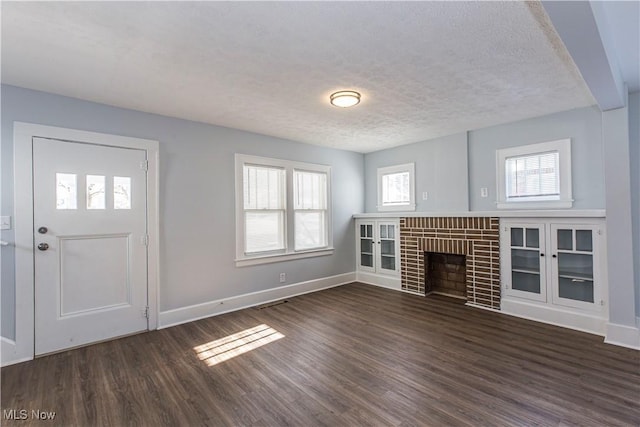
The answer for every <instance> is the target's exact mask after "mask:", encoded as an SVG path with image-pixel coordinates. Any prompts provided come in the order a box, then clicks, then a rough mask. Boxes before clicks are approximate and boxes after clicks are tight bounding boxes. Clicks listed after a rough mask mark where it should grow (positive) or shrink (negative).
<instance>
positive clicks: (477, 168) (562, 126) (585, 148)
mask: <svg viewBox="0 0 640 427" xmlns="http://www.w3.org/2000/svg"><path fill="white" fill-rule="evenodd" d="M563 138H571V170H572V184H573V199H574V200H575V201H574V204H573V209H604V207H605V193H604V166H603V163H602V116H601V112H600V110H599V109H598V108H597V107H595V106H594V107H588V108H580V109H576V110H570V111H563V112H561V113H556V114H551V115H547V116H541V117H536V118H533V119H528V120H522V121H518V122H513V123H507V124H504V125H499V126H493V127H489V128H485V129H480V130H475V131H472V132H469V205H470V209H471V210H472V211H495V210H496V199H497V195H496V191H497V186H496V150H497V149H499V148H506V147H515V146H519V145H526V144H534V143H537V142H545V141H553V140H557V139H563ZM482 187H487V188H488V189H489V197H487V198H482V197H480V188H482Z"/></svg>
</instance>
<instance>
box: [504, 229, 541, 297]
mask: <svg viewBox="0 0 640 427" xmlns="http://www.w3.org/2000/svg"><path fill="white" fill-rule="evenodd" d="M508 238H509V246H510V259H509V260H510V263H511V269H510V270H511V271H510V274H511V285H510V290H509V291H510V293H511V294H513V295H517V296H520V297H524V298H529V299H534V300H538V301H545V300H546V291H545V263H544V249H543V248H544V228H543V227H542V226H538V225H514V226H512V227H510V229H509V236H508Z"/></svg>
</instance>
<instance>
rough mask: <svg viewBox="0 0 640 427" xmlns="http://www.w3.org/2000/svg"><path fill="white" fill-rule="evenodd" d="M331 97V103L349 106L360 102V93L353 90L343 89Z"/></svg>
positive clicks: (337, 105) (338, 105)
mask: <svg viewBox="0 0 640 427" xmlns="http://www.w3.org/2000/svg"><path fill="white" fill-rule="evenodd" d="M329 99H330V100H331V105H335V106H336V107H342V108H347V107H353V106H354V105H358V104H359V103H360V94H359V93H358V92H356V91H353V90H341V91H340V92H335V93H332V94H331V96H330V97H329Z"/></svg>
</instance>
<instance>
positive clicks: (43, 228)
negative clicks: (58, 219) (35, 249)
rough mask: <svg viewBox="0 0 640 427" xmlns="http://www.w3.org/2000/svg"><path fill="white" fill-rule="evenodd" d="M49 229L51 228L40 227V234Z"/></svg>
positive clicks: (45, 232)
mask: <svg viewBox="0 0 640 427" xmlns="http://www.w3.org/2000/svg"><path fill="white" fill-rule="evenodd" d="M47 231H49V229H48V228H47V227H40V228H38V233H40V234H47Z"/></svg>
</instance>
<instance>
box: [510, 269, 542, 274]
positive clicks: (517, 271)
mask: <svg viewBox="0 0 640 427" xmlns="http://www.w3.org/2000/svg"><path fill="white" fill-rule="evenodd" d="M511 271H513V272H514V273H526V274H537V275H540V271H538V270H527V269H525V268H512V269H511Z"/></svg>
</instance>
